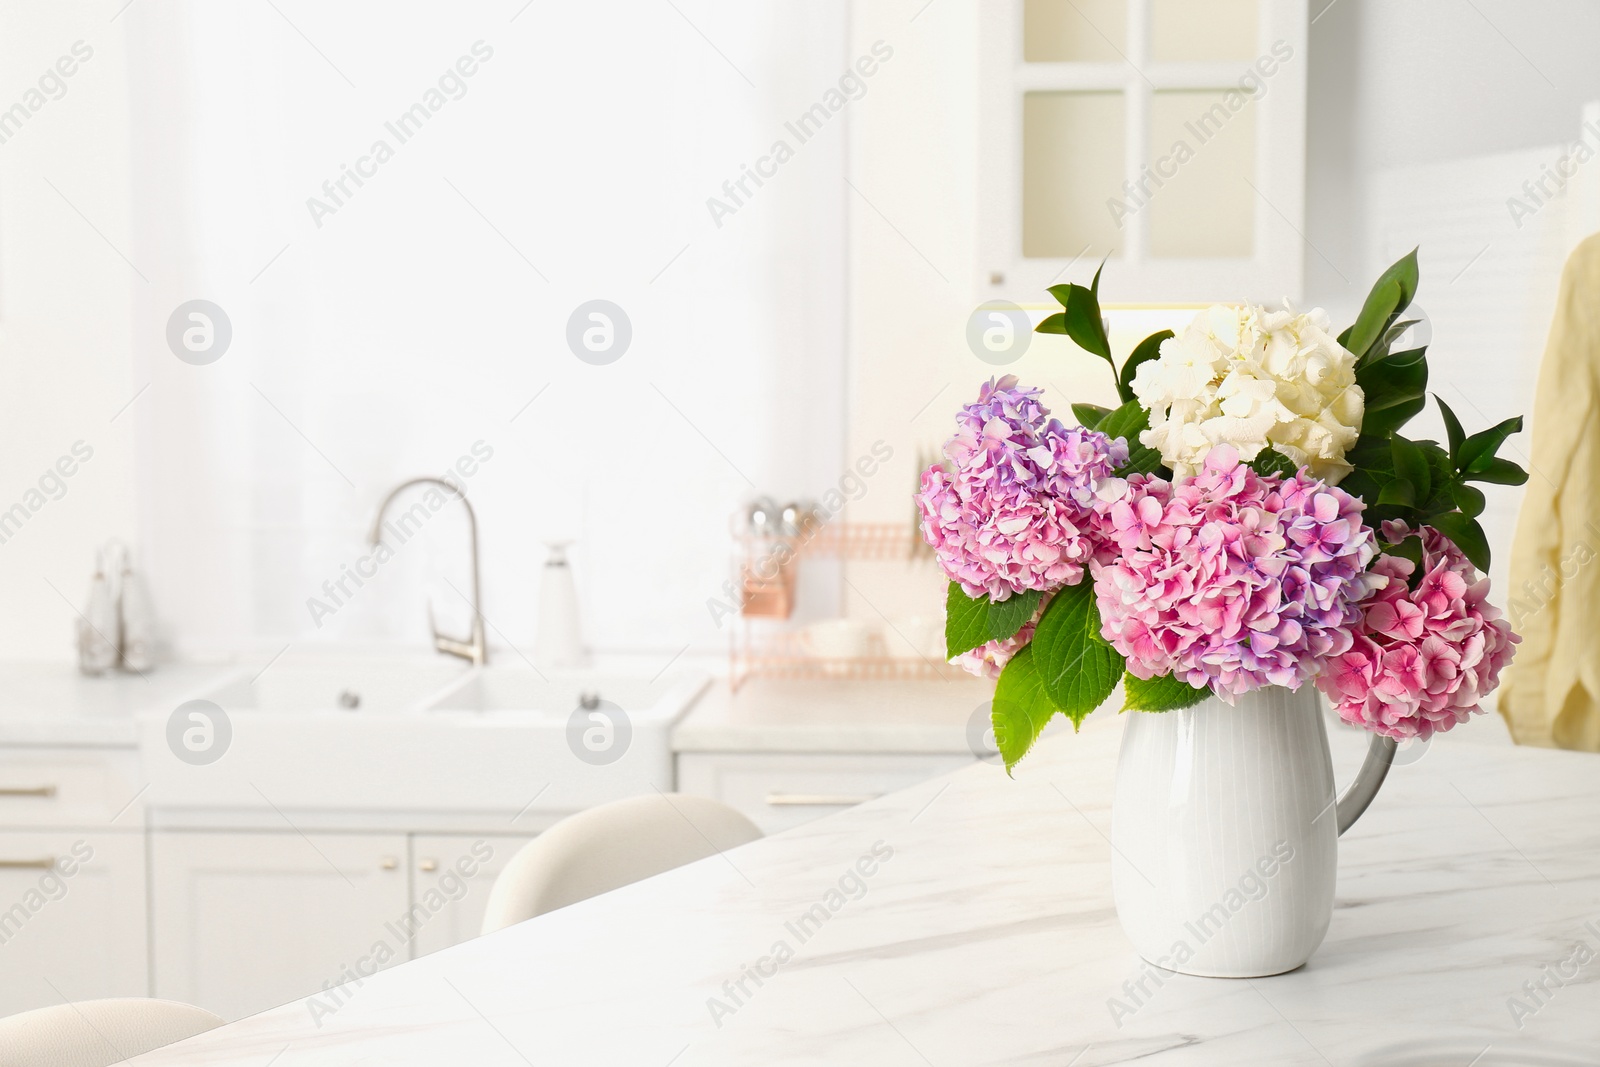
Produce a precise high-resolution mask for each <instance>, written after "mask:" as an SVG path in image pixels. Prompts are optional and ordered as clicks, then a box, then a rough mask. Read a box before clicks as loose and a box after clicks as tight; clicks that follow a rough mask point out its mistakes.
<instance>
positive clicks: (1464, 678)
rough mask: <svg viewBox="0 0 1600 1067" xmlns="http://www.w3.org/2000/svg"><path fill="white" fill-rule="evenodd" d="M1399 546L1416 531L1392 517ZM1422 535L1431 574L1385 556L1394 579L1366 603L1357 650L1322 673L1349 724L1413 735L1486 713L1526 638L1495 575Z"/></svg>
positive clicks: (1436, 535)
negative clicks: (1497, 593)
mask: <svg viewBox="0 0 1600 1067" xmlns="http://www.w3.org/2000/svg"><path fill="white" fill-rule="evenodd" d="M1383 532H1384V537H1385V539H1387V540H1388V541H1390V542H1391V543H1397V542H1399V541H1401V540H1404V539H1405V538H1406V537H1407V536H1409V534H1410V533H1411V531H1410V530H1409V529H1407V527H1406V525H1405V524H1404V523H1399V522H1395V523H1384V529H1383ZM1418 532H1419V533H1420V534H1421V536H1422V577H1421V578H1420V579H1418V581H1417V585H1416V588H1415V589H1413V588H1411V587H1410V585H1409V584H1408V583H1409V579H1410V578H1411V576H1412V574H1413V573H1414V572H1415V569H1416V568H1415V564H1413V563H1412V562H1411V561H1410V560H1408V559H1403V558H1401V557H1399V556H1391V555H1384V556H1380V557H1378V560H1377V562H1375V563H1374V564H1373V565H1372V573H1373V574H1374V575H1377V576H1379V577H1381V578H1382V579H1383V580H1384V582H1383V585H1382V587H1381V588H1379V589H1377V590H1376V591H1375V592H1374V593H1373V594H1372V595H1371V596H1370V597H1369V598H1368V599H1367V600H1366V601H1365V602H1364V603H1363V604H1362V605H1361V607H1362V609H1363V610H1362V618H1361V623H1360V625H1359V626H1358V627H1357V628H1356V632H1355V638H1354V641H1353V643H1352V645H1351V647H1350V648H1349V649H1347V650H1345V651H1344V652H1343V653H1341V654H1340V655H1338V656H1335V657H1334V658H1333V659H1332V661H1331V662H1330V663H1329V664H1328V666H1327V669H1326V671H1325V672H1324V673H1323V675H1322V676H1321V677H1320V678H1318V679H1317V688H1319V689H1321V690H1322V692H1323V694H1324V695H1326V696H1327V698H1328V700H1329V701H1331V702H1332V704H1333V707H1334V710H1335V711H1337V712H1338V713H1339V717H1340V718H1341V719H1343V720H1344V721H1345V722H1348V723H1351V724H1353V725H1356V726H1362V727H1365V728H1366V729H1368V730H1371V731H1373V732H1374V733H1379V734H1382V735H1384V736H1385V737H1393V738H1395V739H1397V740H1404V739H1405V738H1408V737H1420V738H1422V739H1424V740H1426V739H1427V738H1429V737H1431V736H1432V735H1433V734H1434V733H1438V732H1443V731H1445V730H1449V729H1450V728H1451V727H1453V726H1455V725H1457V724H1458V723H1463V722H1466V721H1467V717H1468V716H1470V715H1471V714H1472V713H1473V712H1476V711H1478V710H1479V706H1478V702H1479V700H1480V699H1482V697H1483V696H1484V695H1485V694H1487V693H1488V692H1489V691H1490V690H1492V689H1494V687H1495V685H1496V684H1497V683H1498V682H1499V679H1500V671H1501V670H1502V669H1503V668H1504V667H1505V665H1506V664H1507V663H1509V662H1510V661H1511V656H1512V653H1513V652H1514V651H1515V648H1514V646H1515V645H1516V644H1517V642H1518V641H1520V640H1521V638H1519V637H1518V636H1517V635H1516V634H1514V633H1512V632H1511V626H1510V624H1509V623H1507V622H1506V621H1505V620H1504V619H1502V618H1501V617H1500V610H1499V609H1498V608H1496V607H1495V606H1494V605H1492V604H1490V603H1489V601H1488V596H1489V579H1488V578H1486V577H1485V578H1479V577H1478V573H1477V570H1476V569H1475V568H1474V567H1473V566H1472V564H1471V562H1470V561H1468V560H1467V558H1466V557H1465V556H1464V555H1462V553H1461V550H1460V549H1459V548H1457V547H1456V546H1455V544H1454V543H1453V542H1451V541H1450V539H1449V538H1447V537H1445V536H1444V535H1443V534H1441V533H1440V532H1439V531H1437V530H1435V529H1433V528H1432V527H1428V526H1424V527H1422V529H1421V530H1420V531H1418Z"/></svg>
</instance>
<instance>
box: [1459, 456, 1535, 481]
mask: <svg viewBox="0 0 1600 1067" xmlns="http://www.w3.org/2000/svg"><path fill="white" fill-rule="evenodd" d="M1461 477H1463V478H1465V479H1467V480H1468V481H1473V482H1491V483H1493V484H1495V485H1521V484H1522V483H1523V482H1525V481H1527V480H1528V472H1527V471H1525V470H1523V469H1522V468H1521V467H1519V466H1517V464H1515V463H1513V462H1511V461H1510V460H1509V459H1500V458H1499V457H1498V456H1497V457H1495V458H1494V459H1492V460H1490V461H1489V462H1488V463H1486V464H1483V465H1482V466H1481V467H1480V468H1479V469H1478V470H1475V471H1469V472H1467V473H1466V474H1463V475H1462V476H1461Z"/></svg>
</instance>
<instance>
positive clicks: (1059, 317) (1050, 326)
mask: <svg viewBox="0 0 1600 1067" xmlns="http://www.w3.org/2000/svg"><path fill="white" fill-rule="evenodd" d="M1033 332H1034V333H1059V334H1065V333H1066V332H1067V316H1066V315H1065V314H1063V313H1062V312H1059V311H1058V312H1056V313H1055V314H1054V315H1046V316H1045V317H1044V321H1043V322H1041V323H1039V325H1037V326H1035V327H1034V328H1033Z"/></svg>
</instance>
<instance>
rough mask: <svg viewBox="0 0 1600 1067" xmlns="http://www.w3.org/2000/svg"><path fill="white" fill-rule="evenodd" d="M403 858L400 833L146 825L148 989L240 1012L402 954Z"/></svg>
mask: <svg viewBox="0 0 1600 1067" xmlns="http://www.w3.org/2000/svg"><path fill="white" fill-rule="evenodd" d="M407 868H408V863H407V840H406V837H405V835H403V834H340V833H315V832H314V833H309V834H300V833H292V832H291V833H260V832H247V831H239V832H229V833H213V832H195V833H191V832H184V831H159V832H157V833H155V834H153V835H152V837H151V870H152V892H153V897H154V900H153V904H154V907H153V909H152V916H153V923H152V943H151V950H152V952H151V955H152V960H153V964H154V967H153V972H154V978H155V995H156V996H159V997H168V998H172V999H175V1000H183V1001H188V1002H189V1003H191V1004H198V1005H199V1006H200V1007H202V1008H206V1009H208V1010H210V1011H214V1012H216V1013H217V1014H219V1015H221V1016H222V1017H223V1018H225V1019H238V1018H242V1017H243V1016H246V1015H250V1014H253V1013H254V1012H258V1011H262V1010H264V1009H266V1008H271V1007H274V1006H276V1005H279V1004H283V1003H285V1002H287V1001H291V1000H296V999H298V998H301V997H306V996H309V995H311V994H312V993H316V992H318V991H319V990H323V989H326V988H329V987H332V986H336V985H339V984H341V983H343V982H347V981H350V980H352V979H359V978H361V977H364V976H366V975H370V974H372V973H373V972H375V971H377V970H381V969H383V968H384V967H388V966H391V965H393V964H395V963H401V962H404V961H405V960H406V959H408V958H409V956H410V934H409V933H408V931H407V930H406V926H405V924H406V922H407V918H406V916H407V913H408V911H409V910H410V894H409V887H408V882H409V878H408V874H409V872H408V869H407ZM356 992H357V993H359V988H357V989H356Z"/></svg>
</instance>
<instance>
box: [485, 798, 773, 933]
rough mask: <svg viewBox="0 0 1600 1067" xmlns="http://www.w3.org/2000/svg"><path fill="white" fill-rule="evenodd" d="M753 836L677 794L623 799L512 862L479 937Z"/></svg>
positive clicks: (751, 826)
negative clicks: (482, 933)
mask: <svg viewBox="0 0 1600 1067" xmlns="http://www.w3.org/2000/svg"><path fill="white" fill-rule="evenodd" d="M760 836H761V831H760V830H758V829H757V828H756V825H755V823H753V822H751V821H750V820H749V819H747V818H745V817H744V816H743V815H741V814H740V813H739V812H737V811H735V810H734V809H732V808H730V807H728V805H726V804H723V803H722V802H720V801H716V800H710V799H708V798H706V797H693V796H687V795H685V794H682V793H656V794H652V795H650V796H643V797H628V798H627V799H625V800H616V801H612V802H611V803H609V804H601V805H600V806H599V807H595V808H590V809H589V810H588V811H580V812H579V813H577V814H576V815H571V816H568V817H567V818H565V819H563V820H561V821H560V822H558V823H556V825H554V826H552V827H551V828H550V829H548V830H546V831H545V832H544V833H543V834H541V835H539V836H538V837H537V838H535V839H534V840H532V841H530V842H529V843H528V844H526V845H524V846H523V847H522V849H521V850H520V851H519V852H518V853H517V854H516V855H515V856H513V857H511V862H510V863H509V864H507V865H506V868H505V870H504V871H502V872H500V877H499V878H497V879H495V883H494V888H493V889H491V890H490V892H489V908H488V912H487V913H486V914H485V915H484V917H483V932H484V933H486V934H487V933H492V932H494V931H495V930H500V929H503V928H505V927H507V926H510V925H512V924H513V923H519V922H522V921H523V920H524V919H531V918H533V917H534V916H535V915H543V914H544V913H545V912H547V911H554V910H555V909H556V908H564V907H566V906H567V905H568V904H576V903H577V902H578V901H580V900H587V899H588V898H589V897H592V896H597V895H599V894H601V893H605V892H608V891H609V890H612V889H617V888H619V887H621V886H625V885H629V884H631V883H633V882H637V881H639V880H640V879H642V878H649V877H650V876H651V875H653V874H660V873H661V872H662V871H670V870H671V869H672V868H674V867H681V866H683V865H684V864H686V863H693V862H694V861H695V860H698V859H704V858H705V857H707V856H711V855H714V854H716V853H718V852H723V851H726V850H727V849H730V848H736V847H738V846H739V845H742V844H744V843H746V842H747V841H754V840H755V839H756V838H758V837H760Z"/></svg>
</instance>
